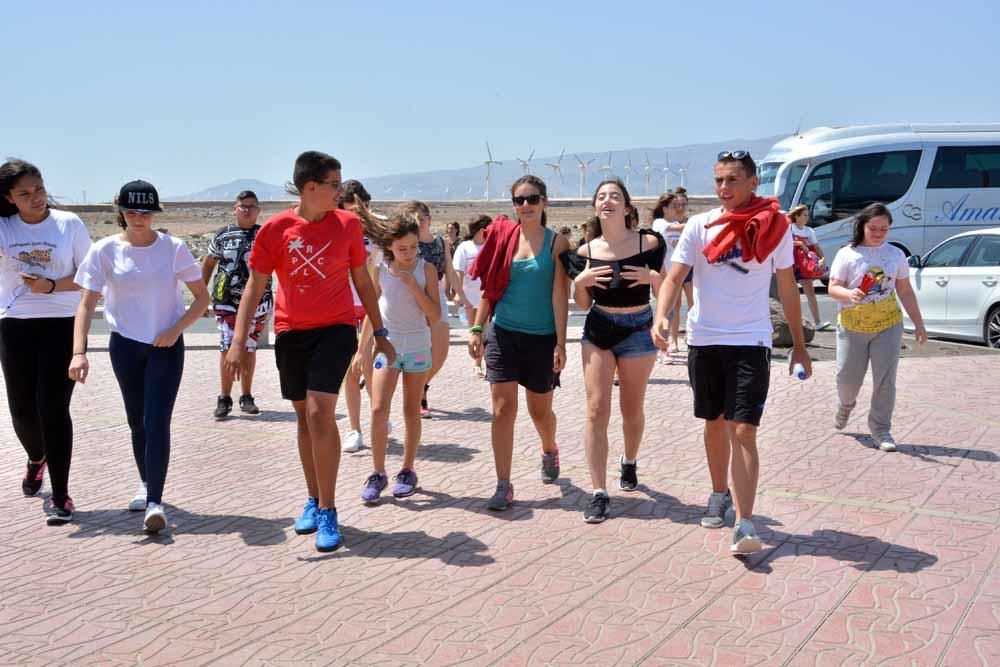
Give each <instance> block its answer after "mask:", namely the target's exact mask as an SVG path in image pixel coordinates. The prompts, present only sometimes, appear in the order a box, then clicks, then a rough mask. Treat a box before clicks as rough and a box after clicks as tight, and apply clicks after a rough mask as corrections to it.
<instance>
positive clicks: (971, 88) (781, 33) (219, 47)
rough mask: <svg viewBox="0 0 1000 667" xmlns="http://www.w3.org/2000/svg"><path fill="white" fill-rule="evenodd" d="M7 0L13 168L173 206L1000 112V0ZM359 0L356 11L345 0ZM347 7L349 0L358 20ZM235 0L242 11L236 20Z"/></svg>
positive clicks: (4, 27)
mask: <svg viewBox="0 0 1000 667" xmlns="http://www.w3.org/2000/svg"><path fill="white" fill-rule="evenodd" d="M282 5H285V6H288V7H294V9H278V8H277V6H278V3H275V2H242V3H228V2H214V1H208V0H202V1H200V2H186V1H177V2H171V3H169V4H168V3H136V2H96V3H62V2H59V3H48V2H41V3H39V2H19V3H4V5H3V14H2V19H0V39H2V43H3V45H4V50H5V53H6V56H7V57H6V61H7V62H6V66H5V67H4V73H3V76H2V78H0V81H2V82H3V87H4V90H5V92H6V100H5V104H4V105H3V106H2V107H0V128H2V129H0V132H2V134H0V156H3V157H6V156H17V157H23V158H25V159H28V160H31V161H32V162H34V163H36V164H37V165H38V166H39V167H40V168H41V170H42V173H43V174H44V176H45V178H46V182H47V183H48V185H49V189H50V190H51V191H52V192H53V193H55V194H57V195H62V196H64V197H66V198H67V199H73V200H76V199H79V198H80V191H81V190H82V189H84V188H86V189H87V191H88V198H89V199H90V200H91V201H95V200H98V199H103V200H107V199H108V198H110V197H111V195H112V194H114V192H115V191H116V190H117V188H118V187H119V186H120V185H121V183H123V182H124V181H126V180H129V179H131V178H136V177H142V178H146V179H149V180H151V181H152V182H153V183H154V184H155V185H157V186H158V187H159V189H160V192H161V193H162V194H164V195H179V194H185V193H188V192H192V191H195V190H199V189H201V188H203V187H208V186H211V185H216V184H218V183H222V182H225V181H228V180H231V179H234V178H244V177H245V178H260V179H263V180H266V181H269V182H272V183H281V182H283V181H285V180H287V179H288V178H289V177H290V173H291V168H292V164H293V162H294V159H295V156H296V155H297V154H298V153H299V152H301V151H303V150H307V149H318V150H324V151H326V152H329V153H332V154H333V155H335V156H337V157H338V158H340V159H341V161H342V162H343V163H344V166H345V177H351V176H353V177H359V178H363V177H366V176H377V175H384V174H390V173H401V172H411V171H423V170H430V169H442V168H453V167H464V166H469V165H472V164H475V163H478V162H480V161H482V160H483V159H485V147H484V142H485V141H486V140H489V141H490V144H491V145H492V146H493V154H494V157H495V158H497V159H510V158H512V157H513V156H514V155H515V154H518V155H521V157H525V156H526V154H527V153H528V151H529V150H530V149H531V148H532V147H534V148H535V149H536V151H537V154H538V155H550V154H557V153H558V152H559V150H560V149H561V148H562V147H564V146H565V147H566V148H567V149H568V150H569V151H570V152H573V151H589V150H595V151H599V150H608V149H621V148H628V147H634V146H643V145H647V146H668V145H678V144H683V143H695V142H701V141H715V140H721V139H729V138H739V137H747V138H754V137H764V136H769V135H774V134H782V133H791V132H792V131H793V130H794V129H795V127H796V126H797V125H798V123H799V120H800V118H801V117H803V116H804V125H803V126H804V127H813V126H816V125H825V124H833V123H836V124H847V123H863V122H893V121H945V120H970V121H984V120H998V119H1000V118H998V117H1000V112H997V111H996V110H997V109H998V108H1000V73H998V71H997V63H998V62H1000V38H998V35H1000V33H998V31H997V10H996V6H995V2H987V1H983V2H974V1H963V0H952V1H951V2H947V3H936V2H935V3H915V2H911V1H908V2H903V1H901V0H889V1H884V2H882V1H875V2H873V1H872V0H866V1H863V2H856V1H854V0H847V1H842V2H839V3H836V4H835V5H834V4H832V3H819V2H809V1H807V0H803V1H800V2H749V1H747V2H742V3H739V2H724V3H720V2H716V3H698V5H697V7H696V6H695V3H683V5H682V4H681V3H672V2H665V1H664V0H650V1H645V0H635V1H633V2H625V3H612V2H600V3H590V2H581V1H573V2H538V1H537V0H535V1H533V2H517V1H513V2H505V3H480V2H453V3H439V2H386V3H381V2H369V3H363V7H362V3H341V2H337V3H332V2H288V3H282ZM345 5H346V6H345ZM350 5H354V6H350ZM237 6H238V8H237Z"/></svg>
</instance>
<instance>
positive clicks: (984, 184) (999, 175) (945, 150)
mask: <svg viewBox="0 0 1000 667" xmlns="http://www.w3.org/2000/svg"><path fill="white" fill-rule="evenodd" d="M927 187H928V188H936V189H947V188H962V189H963V190H965V189H975V188H1000V146H941V147H940V148H938V149H937V156H936V157H935V158H934V167H933V168H932V169H931V178H930V180H929V181H928V182H927Z"/></svg>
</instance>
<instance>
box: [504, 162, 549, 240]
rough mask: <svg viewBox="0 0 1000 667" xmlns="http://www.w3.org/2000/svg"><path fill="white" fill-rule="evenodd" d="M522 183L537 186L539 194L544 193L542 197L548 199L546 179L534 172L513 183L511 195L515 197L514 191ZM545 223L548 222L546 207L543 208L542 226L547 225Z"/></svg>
mask: <svg viewBox="0 0 1000 667" xmlns="http://www.w3.org/2000/svg"><path fill="white" fill-rule="evenodd" d="M522 185H530V186H532V187H533V188H536V189H537V190H538V194H540V195H542V199H545V200H546V201H547V200H548V198H549V189H548V188H547V187H545V181H543V180H542V179H540V178H538V177H537V176H535V175H534V174H525V175H524V176H522V177H521V178H519V179H517V180H516V181H514V183H513V185H511V186H510V196H511V197H513V196H514V191H515V190H517V189H518V188H519V187H521V186H522ZM545 223H546V217H545V209H542V227H544V226H545Z"/></svg>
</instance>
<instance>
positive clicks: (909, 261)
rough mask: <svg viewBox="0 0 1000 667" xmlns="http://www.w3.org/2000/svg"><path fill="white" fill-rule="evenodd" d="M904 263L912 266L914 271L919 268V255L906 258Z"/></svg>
mask: <svg viewBox="0 0 1000 667" xmlns="http://www.w3.org/2000/svg"><path fill="white" fill-rule="evenodd" d="M906 263H907V264H909V265H910V266H912V267H913V268H914V269H919V268H920V255H910V256H909V257H907V258H906Z"/></svg>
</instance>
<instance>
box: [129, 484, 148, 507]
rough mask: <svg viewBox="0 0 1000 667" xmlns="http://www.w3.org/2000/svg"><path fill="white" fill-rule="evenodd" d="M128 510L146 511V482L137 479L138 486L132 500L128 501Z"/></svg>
mask: <svg viewBox="0 0 1000 667" xmlns="http://www.w3.org/2000/svg"><path fill="white" fill-rule="evenodd" d="M128 511H129V512H145V511H146V483H145V482H144V481H142V480H141V479H140V480H139V488H137V489H136V490H135V496H134V497H133V498H132V500H130V501H128Z"/></svg>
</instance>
